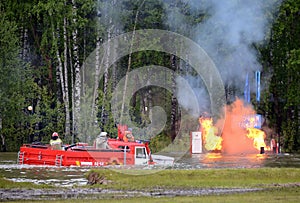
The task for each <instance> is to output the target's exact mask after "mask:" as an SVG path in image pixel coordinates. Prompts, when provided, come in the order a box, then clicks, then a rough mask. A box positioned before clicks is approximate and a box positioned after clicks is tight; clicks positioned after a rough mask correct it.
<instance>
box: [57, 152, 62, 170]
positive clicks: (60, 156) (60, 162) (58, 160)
mask: <svg viewBox="0 0 300 203" xmlns="http://www.w3.org/2000/svg"><path fill="white" fill-rule="evenodd" d="M62 159H63V155H59V154H58V155H56V157H55V166H58V167H61V164H62Z"/></svg>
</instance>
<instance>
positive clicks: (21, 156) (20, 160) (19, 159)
mask: <svg viewBox="0 0 300 203" xmlns="http://www.w3.org/2000/svg"><path fill="white" fill-rule="evenodd" d="M17 162H18V164H23V163H24V152H20V151H19V152H18V160H17Z"/></svg>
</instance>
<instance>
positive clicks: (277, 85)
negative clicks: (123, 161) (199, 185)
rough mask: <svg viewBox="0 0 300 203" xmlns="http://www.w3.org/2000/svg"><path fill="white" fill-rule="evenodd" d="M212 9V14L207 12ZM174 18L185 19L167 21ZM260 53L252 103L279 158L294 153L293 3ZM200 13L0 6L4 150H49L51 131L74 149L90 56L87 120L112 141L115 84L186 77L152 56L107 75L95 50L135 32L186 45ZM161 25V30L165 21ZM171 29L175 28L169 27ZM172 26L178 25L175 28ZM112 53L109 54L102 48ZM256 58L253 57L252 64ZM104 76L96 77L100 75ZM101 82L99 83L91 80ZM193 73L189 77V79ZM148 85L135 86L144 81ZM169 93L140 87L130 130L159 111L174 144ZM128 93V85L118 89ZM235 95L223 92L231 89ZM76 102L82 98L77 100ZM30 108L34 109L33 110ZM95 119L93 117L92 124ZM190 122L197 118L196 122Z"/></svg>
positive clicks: (103, 2)
mask: <svg viewBox="0 0 300 203" xmlns="http://www.w3.org/2000/svg"><path fill="white" fill-rule="evenodd" d="M208 9H209V8H208ZM171 10H172V11H174V10H175V11H176V12H177V14H178V15H180V16H182V18H184V19H185V22H187V23H186V24H183V23H182V22H177V21H174V22H171V23H170V20H168V13H169V12H170V11H171ZM266 15H272V16H271V17H270V16H266V18H270V19H274V22H273V26H272V29H271V32H270V34H269V35H268V36H267V37H266V42H267V43H265V44H264V45H257V46H256V47H257V50H258V51H259V53H260V55H259V56H260V61H261V64H262V66H263V72H262V77H263V78H264V80H265V81H267V83H268V88H265V89H264V92H263V93H262V95H264V97H263V98H264V99H263V101H261V103H260V104H257V103H255V102H253V103H254V105H256V107H257V110H258V112H259V113H261V114H263V115H264V116H265V118H266V119H267V121H268V125H269V126H270V127H271V128H273V129H275V130H274V136H278V135H279V137H276V139H279V140H280V142H281V144H282V146H283V147H284V150H285V151H298V150H299V146H300V136H299V130H300V129H299V128H300V94H299V92H298V89H299V88H300V82H299V78H300V77H299V74H300V48H299V46H300V38H299V34H300V0H284V1H283V2H282V4H281V6H280V9H279V11H278V12H274V13H272V14H269V13H266ZM208 17H209V16H208V15H207V14H206V11H205V10H192V9H191V8H190V5H189V4H188V3H187V1H185V0H175V1H171V0H164V1H163V0H144V1H134V0H121V1H118V0H111V1H107V0H98V1H95V0H31V1H29V0H11V1H3V2H0V87H1V89H0V138H1V150H2V151H5V150H9V151H13V150H18V148H19V146H20V145H21V144H22V143H26V142H37V141H38V142H43V143H47V142H48V140H49V139H50V135H51V134H52V132H53V131H57V132H59V134H60V135H61V136H62V138H63V139H64V142H66V143H72V142H76V141H77V139H78V137H79V135H78V134H79V133H80V128H82V126H80V125H81V124H80V123H79V119H80V116H79V115H80V114H81V110H82V109H80V108H82V102H84V98H85V94H86V93H85V92H84V91H83V89H84V87H83V84H84V82H85V81H82V80H83V78H84V76H83V75H82V74H84V65H85V64H84V61H85V59H86V58H87V57H88V56H89V55H90V54H91V53H92V52H93V51H95V52H94V53H95V64H94V65H95V70H96V75H95V78H97V76H98V77H99V78H97V79H96V80H97V81H98V80H100V82H99V83H95V84H94V91H95V92H93V95H94V96H93V98H92V99H93V104H94V105H93V106H92V112H91V113H92V114H93V115H95V118H96V119H95V120H92V121H90V120H89V121H88V120H87V122H91V123H93V125H95V126H97V128H99V129H101V130H104V131H108V132H109V133H110V135H112V136H116V135H117V129H116V125H117V123H116V121H115V119H114V117H113V115H112V109H111V104H110V101H111V98H112V96H113V95H112V93H113V91H114V89H115V88H116V85H117V83H118V81H119V80H120V79H121V78H123V77H125V76H126V74H128V73H129V72H130V71H131V70H134V69H136V68H138V67H141V66H146V65H152V64H155V65H160V66H164V67H168V68H170V69H171V70H173V71H176V72H179V73H182V74H186V73H187V72H190V71H191V70H190V69H189V67H188V64H187V63H186V61H184V60H182V59H179V58H178V57H176V56H173V55H170V54H167V53H159V52H155V51H142V52H138V53H131V54H130V55H129V56H126V57H123V58H121V59H119V60H118V61H117V62H116V63H115V64H113V65H112V67H109V64H108V62H107V61H106V60H105V59H104V60H102V61H101V60H98V59H97V57H98V56H99V54H100V52H101V50H100V48H101V45H103V43H104V42H107V41H109V40H110V39H112V38H114V37H115V36H117V35H120V34H122V33H126V32H132V31H134V30H139V29H164V30H170V31H174V32H178V33H180V34H183V35H185V36H187V37H190V38H193V37H194V33H192V29H189V28H191V27H193V26H196V25H198V24H199V23H201V22H202V21H203V20H205V19H206V18H208ZM166 22H168V23H166ZM172 23H174V24H177V26H172ZM178 25H179V26H178ZM105 51H106V52H107V53H110V54H111V55H114V54H115V53H114V50H113V49H108V50H105ZM259 56H258V57H259ZM100 72H103V77H100ZM97 74H99V75H97ZM192 74H195V73H192ZM147 79H149V78H137V79H136V83H137V86H138V84H139V80H147ZM171 80H172V81H171V82H173V84H174V85H173V87H174V90H173V91H172V92H168V91H165V90H163V89H162V88H159V87H146V88H143V89H141V90H139V91H137V92H136V93H135V94H134V95H133V96H132V98H131V102H130V104H131V109H130V111H129V112H130V118H131V120H132V121H133V122H134V123H135V124H136V125H137V126H141V127H143V126H146V125H148V124H149V122H151V115H150V114H149V110H147V108H151V107H152V106H154V105H159V106H162V107H163V108H164V110H165V111H166V112H167V114H168V118H167V124H168V125H167V126H166V127H165V129H164V131H163V132H162V133H161V135H160V136H158V139H159V142H157V143H160V144H161V143H162V142H169V141H170V140H172V139H174V137H175V135H176V130H177V128H178V120H180V111H181V109H180V108H178V100H177V99H176V80H175V78H172V79H171ZM125 88H126V87H125ZM233 89H234V87H230V88H228V89H226V91H227V92H231V91H233ZM82 98H83V99H82ZM31 107H32V108H31ZM91 118H93V117H91ZM196 122H197V120H196Z"/></svg>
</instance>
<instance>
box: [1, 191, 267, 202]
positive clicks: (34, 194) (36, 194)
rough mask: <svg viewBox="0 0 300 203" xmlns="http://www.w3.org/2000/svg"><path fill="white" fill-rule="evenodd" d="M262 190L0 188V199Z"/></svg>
mask: <svg viewBox="0 0 300 203" xmlns="http://www.w3.org/2000/svg"><path fill="white" fill-rule="evenodd" d="M258 190H262V189H260V188H254V189H253V188H251V189H245V188H231V189H224V188H222V189H221V188H210V189H207V188H199V189H191V190H163V189H161V190H151V192H149V191H123V190H111V189H95V188H93V189H88V188H84V189H83V188H77V189H0V200H1V201H8V200H55V199H72V198H73V199H103V198H110V197H114V198H128V197H174V196H199V195H208V194H225V193H243V192H254V191H258Z"/></svg>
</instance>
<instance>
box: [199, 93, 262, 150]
mask: <svg viewBox="0 0 300 203" xmlns="http://www.w3.org/2000/svg"><path fill="white" fill-rule="evenodd" d="M224 115H225V116H224V118H222V119H220V120H218V121H217V122H216V124H215V125H214V123H213V120H212V118H208V117H200V118H199V123H200V126H201V127H200V129H199V130H200V131H201V132H202V136H203V142H204V147H205V149H206V150H209V151H211V150H222V152H224V153H230V154H236V153H257V152H258V151H259V150H260V149H261V147H264V148H265V149H266V144H265V137H266V135H265V133H264V131H262V130H260V129H257V128H255V123H256V120H255V117H253V115H256V112H255V111H254V110H253V108H252V107H251V106H250V105H245V104H244V102H243V101H242V100H240V99H237V100H236V101H235V102H234V103H233V104H232V105H229V106H227V107H226V108H225V114H224ZM222 127H223V128H222ZM218 129H219V130H220V132H222V133H221V135H219V136H218Z"/></svg>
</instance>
